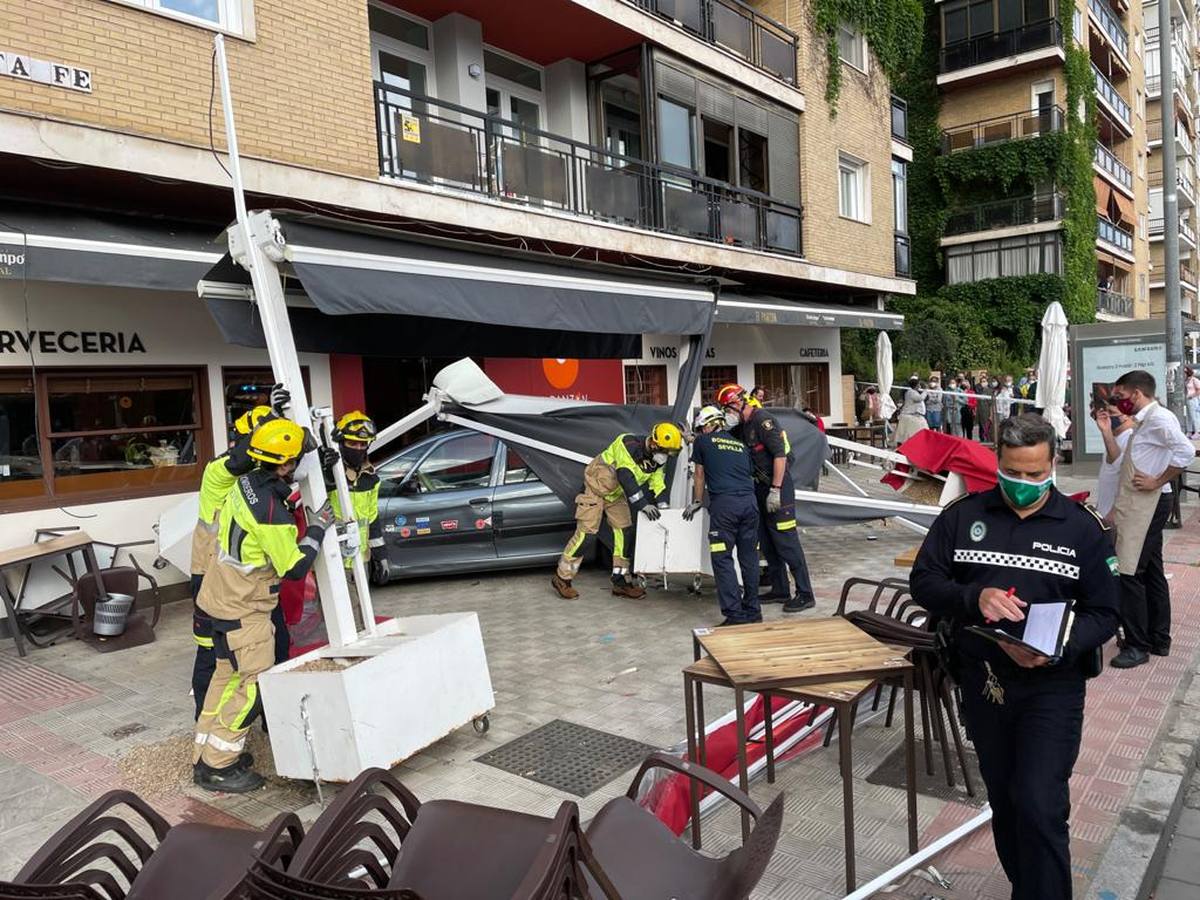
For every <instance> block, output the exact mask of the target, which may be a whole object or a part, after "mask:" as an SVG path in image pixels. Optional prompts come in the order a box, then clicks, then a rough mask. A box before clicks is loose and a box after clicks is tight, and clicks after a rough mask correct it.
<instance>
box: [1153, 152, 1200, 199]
mask: <svg viewBox="0 0 1200 900" xmlns="http://www.w3.org/2000/svg"><path fill="white" fill-rule="evenodd" d="M1176 166H1177V168H1176V169H1175V186H1176V187H1177V188H1178V189H1179V191H1178V197H1179V205H1180V206H1183V207H1190V206H1195V205H1196V187H1195V185H1196V165H1195V163H1193V162H1192V160H1191V157H1186V156H1185V157H1180V158H1179V160H1178V162H1177V163H1176ZM1162 186H1163V173H1162V171H1161V170H1160V171H1158V172H1151V173H1150V188H1151V189H1154V188H1158V189H1161V188H1162Z"/></svg>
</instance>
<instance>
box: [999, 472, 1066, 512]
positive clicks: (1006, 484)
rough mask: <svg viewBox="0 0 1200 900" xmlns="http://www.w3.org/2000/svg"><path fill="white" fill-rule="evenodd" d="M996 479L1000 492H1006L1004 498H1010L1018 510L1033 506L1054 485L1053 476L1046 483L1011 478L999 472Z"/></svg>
mask: <svg viewBox="0 0 1200 900" xmlns="http://www.w3.org/2000/svg"><path fill="white" fill-rule="evenodd" d="M996 477H997V478H998V479H999V481H1000V490H1002V491H1003V492H1004V496H1005V497H1007V498H1008V502H1009V503H1011V504H1012V505H1013V506H1015V507H1016V508H1017V509H1025V508H1026V507H1029V506H1033V504H1035V503H1037V502H1038V501H1039V500H1041V499H1042V497H1044V496H1045V494H1046V492H1047V491H1048V490H1050V488H1051V487H1052V486H1053V485H1054V476H1053V475H1051V476H1050V477H1049V478H1047V479H1045V480H1044V481H1025V480H1024V479H1021V478H1010V477H1009V476H1007V475H1005V474H1004V473H1003V472H1001V471H999V470H997V472H996Z"/></svg>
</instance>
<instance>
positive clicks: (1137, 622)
mask: <svg viewBox="0 0 1200 900" xmlns="http://www.w3.org/2000/svg"><path fill="white" fill-rule="evenodd" d="M1156 388H1157V385H1156V384H1155V382H1154V376H1153V375H1151V374H1150V373H1149V372H1145V371H1142V370H1141V369H1135V370H1133V371H1132V372H1126V373H1125V374H1124V375H1122V376H1121V377H1120V378H1118V379H1117V381H1116V384H1114V385H1113V389H1112V392H1111V393H1110V394H1109V399H1110V400H1111V401H1112V404H1113V405H1114V406H1116V407H1117V409H1119V410H1120V411H1121V413H1122V414H1124V415H1126V416H1132V417H1133V420H1134V424H1133V431H1132V432H1131V435H1132V436H1131V437H1130V438H1129V446H1128V449H1126V451H1125V455H1124V456H1123V457H1122V459H1121V474H1120V476H1119V478H1118V480H1117V500H1116V503H1115V504H1113V510H1112V513H1111V514H1110V515H1111V517H1112V520H1113V524H1114V525H1115V526H1116V530H1117V562H1118V565H1119V567H1120V570H1121V627H1122V628H1123V629H1124V631H1125V645H1124V647H1123V648H1122V650H1121V652H1120V653H1118V654H1117V656H1116V658H1115V659H1114V660H1113V661H1112V664H1113V666H1114V667H1116V668H1118V669H1131V668H1133V667H1134V666H1140V665H1142V664H1143V663H1147V662H1149V661H1150V657H1149V655H1148V654H1150V653H1153V654H1154V655H1155V656H1166V655H1167V654H1168V653H1170V652H1171V590H1170V587H1169V586H1168V585H1167V574H1166V572H1165V571H1164V570H1163V555H1162V552H1163V536H1162V533H1163V526H1165V525H1166V524H1167V518H1168V517H1169V516H1170V515H1171V482H1172V481H1173V480H1174V479H1175V476H1177V475H1178V474H1179V473H1180V472H1182V471H1184V470H1185V469H1186V468H1187V467H1188V465H1189V464H1190V463H1191V461H1192V460H1193V459H1195V458H1196V448H1195V446H1194V445H1193V444H1192V442H1191V441H1190V440H1188V438H1187V435H1185V434H1184V433H1183V429H1182V428H1180V427H1179V420H1178V419H1176V418H1175V415H1174V414H1173V413H1172V412H1171V411H1170V410H1169V409H1166V408H1165V407H1163V406H1162V405H1161V404H1160V403H1159V402H1158V401H1157V400H1155V399H1154V393H1155V390H1156ZM1096 425H1097V427H1099V429H1100V433H1101V434H1104V432H1105V431H1106V430H1107V429H1110V428H1111V420H1110V417H1109V415H1108V413H1107V411H1105V410H1100V411H1098V412H1097V414H1096Z"/></svg>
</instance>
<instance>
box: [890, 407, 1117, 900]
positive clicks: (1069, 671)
mask: <svg viewBox="0 0 1200 900" xmlns="http://www.w3.org/2000/svg"><path fill="white" fill-rule="evenodd" d="M1055 443H1056V436H1055V433H1054V428H1053V426H1051V425H1050V424H1049V423H1048V422H1046V421H1045V420H1044V419H1043V418H1042V417H1041V416H1037V415H1034V414H1032V413H1027V414H1024V415H1019V416H1014V417H1013V418H1010V419H1006V420H1005V421H1004V422H1003V423H1001V426H1000V429H999V434H998V435H997V448H998V449H997V452H998V454H999V461H998V463H999V470H998V472H997V478H998V481H999V484H998V485H997V487H995V488H993V489H992V490H990V491H985V492H983V493H979V494H970V495H967V496H965V497H963V498H961V499H959V500H957V501H955V502H954V503H952V504H951V505H949V506H947V507H946V508H945V509H944V510H942V513H941V515H940V516H938V518H937V519H936V520H935V521H934V523H933V526H932V527H931V528H930V530H929V534H928V535H926V537H925V542H924V543H923V544H922V545H921V550H920V552H919V553H918V554H917V560H916V564H915V565H914V566H913V571H912V579H911V584H912V594H913V598H914V599H915V600H916V601H917V602H918V603H920V604H921V605H922V606H924V607H925V608H926V609H927V610H929V612H930V614H931V616H932V617H933V618H934V619H935V620H938V621H939V623H940V622H941V621H942V620H945V621H946V622H947V623H948V626H949V630H950V634H951V649H952V659H953V660H954V661H955V662H956V663H957V668H958V669H959V670H960V671H959V672H958V673H956V674H957V676H958V679H959V683H960V685H961V688H962V711H963V718H964V720H965V723H966V726H967V731H968V732H969V734H970V736H971V739H972V740H973V741H974V743H975V750H976V752H977V753H978V754H979V768H980V771H981V772H982V774H983V780H984V783H985V784H986V785H987V789H988V798H989V800H990V802H991V806H992V833H993V837H994V839H995V842H996V854H997V855H998V856H999V857H1000V863H1001V865H1002V866H1003V867H1004V872H1005V874H1006V875H1007V876H1008V880H1009V881H1010V882H1012V886H1013V893H1012V897H1013V900H1069V898H1070V897H1071V858H1070V850H1071V843H1070V833H1069V830H1068V816H1069V814H1070V809H1071V795H1070V788H1069V784H1068V782H1069V779H1070V777H1071V770H1072V769H1073V768H1074V765H1075V758H1076V756H1077V755H1078V753H1079V741H1080V737H1081V735H1082V732H1083V706H1084V695H1085V679H1086V678H1088V677H1089V676H1090V675H1094V674H1098V672H1099V663H1098V654H1099V648H1100V647H1101V646H1102V645H1103V644H1104V643H1105V642H1106V641H1107V640H1108V639H1109V638H1111V637H1112V636H1113V633H1114V632H1115V631H1116V627H1117V584H1118V582H1117V577H1116V574H1117V572H1116V567H1117V561H1116V558H1115V557H1114V556H1113V550H1112V544H1111V541H1110V540H1109V535H1108V532H1107V531H1106V530H1105V528H1104V525H1103V523H1102V522H1101V520H1100V518H1099V517H1098V516H1097V515H1096V514H1095V513H1094V512H1092V511H1091V510H1090V509H1088V508H1087V507H1084V506H1081V505H1079V504H1077V503H1074V502H1072V501H1071V500H1069V499H1067V498H1066V497H1065V496H1063V495H1062V494H1060V493H1059V492H1058V490H1057V489H1056V488H1055V487H1054V457H1055ZM1067 599H1071V600H1074V602H1075V606H1074V615H1075V618H1074V623H1073V626H1072V627H1071V630H1070V633H1069V636H1068V640H1067V641H1066V643H1065V645H1064V647H1063V650H1062V654H1061V656H1060V657H1054V658H1051V657H1046V656H1041V655H1038V654H1035V653H1033V652H1032V651H1027V650H1025V649H1024V648H1021V647H1016V646H1013V645H1005V644H998V643H994V642H992V641H989V640H987V639H986V638H983V637H980V636H979V635H976V634H972V633H971V632H968V631H964V630H963V627H964V626H967V625H984V624H986V623H995V622H1000V621H1002V620H1004V621H1008V622H1021V621H1023V620H1024V618H1025V611H1026V610H1027V609H1028V607H1029V605H1030V604H1031V603H1042V602H1046V601H1056V600H1058V601H1061V600H1067ZM944 627H946V626H942V625H940V624H939V630H941V629H942V628H944Z"/></svg>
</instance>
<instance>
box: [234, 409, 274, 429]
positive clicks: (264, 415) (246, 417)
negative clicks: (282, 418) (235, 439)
mask: <svg viewBox="0 0 1200 900" xmlns="http://www.w3.org/2000/svg"><path fill="white" fill-rule="evenodd" d="M274 414H275V412H274V410H272V409H271V407H269V406H256V407H254V409H252V410H249V411H248V412H244V413H242V414H241V415H240V416H238V417H237V418H236V419H234V421H233V430H234V431H236V432H237V433H238V434H241V435H247V434H249V433H250V432H252V431H253V430H254V429H255V428H257V427H258V426H259V425H261V424H262V423H263V422H265V421H267V419H268V418H270V417H271V416H273V415H274Z"/></svg>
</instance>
